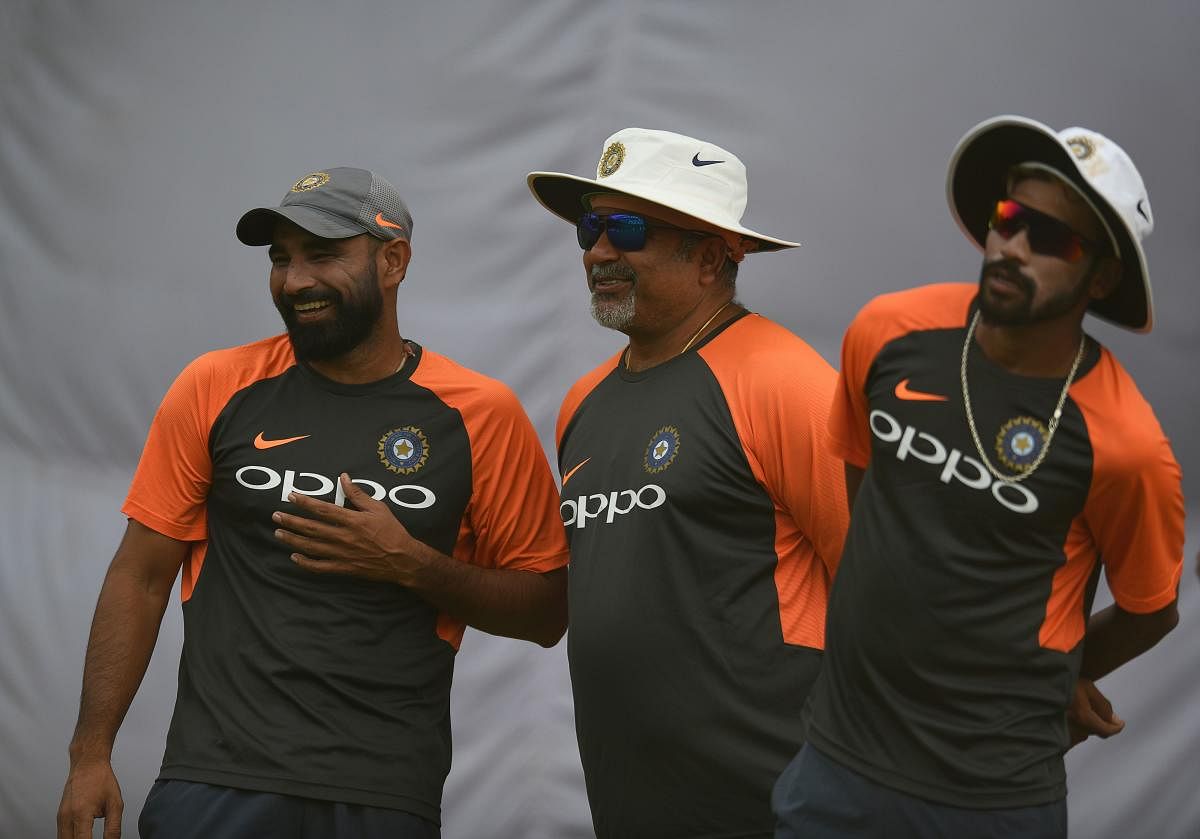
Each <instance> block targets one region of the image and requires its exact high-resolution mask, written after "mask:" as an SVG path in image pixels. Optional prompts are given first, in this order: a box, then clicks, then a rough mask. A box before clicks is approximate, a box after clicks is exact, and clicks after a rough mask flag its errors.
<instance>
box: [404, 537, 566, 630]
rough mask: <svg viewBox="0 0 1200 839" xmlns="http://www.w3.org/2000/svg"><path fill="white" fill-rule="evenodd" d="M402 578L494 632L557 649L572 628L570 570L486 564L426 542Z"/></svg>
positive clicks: (432, 599)
mask: <svg viewBox="0 0 1200 839" xmlns="http://www.w3.org/2000/svg"><path fill="white" fill-rule="evenodd" d="M424 547H425V548H426V550H425V551H422V556H420V557H419V560H420V561H419V563H418V567H416V568H415V569H414V570H413V571H412V572H411V573H408V574H405V578H404V579H403V580H401V581H400V582H401V583H402V584H403V585H405V586H407V587H408V588H411V589H412V590H413V591H415V592H417V593H418V594H420V595H421V596H422V597H423V598H425V599H426V600H428V601H429V602H430V603H432V604H433V605H434V606H437V607H438V608H439V609H441V610H442V611H444V612H447V613H448V614H451V615H454V617H456V618H458V619H459V620H461V621H465V622H466V623H468V624H470V625H471V626H473V627H475V628H476V629H481V630H483V631H484V632H488V633H490V634H492V635H506V636H508V637H510V638H522V639H524V640H527V641H533V642H535V643H537V644H541V645H542V646H543V647H553V646H554V645H555V644H556V643H558V639H559V638H561V637H562V634H563V632H564V631H565V630H566V627H567V569H565V568H560V569H558V570H555V571H549V572H546V573H544V574H543V573H535V572H531V571H519V570H509V569H503V568H480V567H478V566H476V565H471V564H469V563H466V562H460V561H458V560H456V559H453V558H452V557H448V556H446V555H445V554H442V553H439V552H438V551H435V550H433V549H432V548H429V547H428V546H424Z"/></svg>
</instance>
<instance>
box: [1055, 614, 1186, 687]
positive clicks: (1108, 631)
mask: <svg viewBox="0 0 1200 839" xmlns="http://www.w3.org/2000/svg"><path fill="white" fill-rule="evenodd" d="M1178 604H1179V600H1178V598H1176V599H1175V600H1172V601H1171V602H1170V603H1168V604H1167V605H1166V606H1164V607H1163V608H1161V609H1159V610H1158V611H1156V612H1149V613H1147V614H1137V613H1135V612H1127V611H1125V610H1124V609H1122V608H1121V607H1120V606H1118V605H1116V604H1115V603H1114V604H1113V605H1111V606H1109V607H1108V608H1107V609H1103V610H1101V611H1099V612H1097V613H1096V614H1094V615H1092V617H1091V619H1089V620H1088V627H1087V634H1086V635H1085V636H1084V642H1083V643H1084V646H1083V662H1082V664H1081V665H1080V669H1079V675H1080V676H1082V677H1083V678H1086V679H1091V680H1093V681H1095V680H1096V679H1099V678H1101V677H1102V676H1107V675H1108V674H1109V673H1111V672H1112V671H1114V670H1116V669H1117V668H1118V667H1120V666H1121V665H1123V664H1125V663H1126V662H1129V661H1132V660H1133V659H1135V658H1137V657H1138V656H1139V655H1141V654H1142V653H1144V652H1146V651H1147V650H1149V649H1150V648H1151V647H1153V646H1154V645H1155V644H1157V643H1158V642H1159V641H1161V640H1162V639H1163V638H1164V637H1165V636H1166V634H1167V633H1168V632H1170V631H1171V630H1172V629H1174V628H1175V626H1176V624H1178V623H1179V608H1178Z"/></svg>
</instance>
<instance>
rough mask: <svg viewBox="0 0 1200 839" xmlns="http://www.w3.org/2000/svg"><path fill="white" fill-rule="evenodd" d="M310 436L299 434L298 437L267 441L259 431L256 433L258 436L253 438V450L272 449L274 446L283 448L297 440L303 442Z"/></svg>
mask: <svg viewBox="0 0 1200 839" xmlns="http://www.w3.org/2000/svg"><path fill="white" fill-rule="evenodd" d="M311 436H312V435H311V434H301V435H300V436H299V437H283V438H281V439H279V440H268V439H267V438H266V437H263V433H262V432H261V431H260V432H258V436H257V437H255V438H254V448H256V449H273V448H275V447H276V446H285V445H287V444H288V443H294V442H296V441H297V440H303V439H305V438H306V437H311Z"/></svg>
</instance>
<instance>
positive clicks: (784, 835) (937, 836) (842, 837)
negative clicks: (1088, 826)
mask: <svg viewBox="0 0 1200 839" xmlns="http://www.w3.org/2000/svg"><path fill="white" fill-rule="evenodd" d="M771 805H772V807H773V808H774V810H775V818H776V822H775V839H962V838H963V837H967V836H969V837H971V839H1012V837H1016V836H1019V837H1021V839H1066V836H1067V802H1066V799H1063V800H1061V801H1055V802H1053V803H1051V804H1042V805H1039V806H1036V807H1017V808H1010V809H1003V810H972V809H967V808H964V807H951V806H950V805H947V804H935V803H934V802H932V801H926V800H924V799H922V798H916V797H914V796H911V795H906V794H905V793H902V792H898V791H896V790H894V789H891V788H889V787H885V786H881V785H879V784H877V783H875V782H874V781H871V780H869V779H867V778H864V777H863V776H862V775H859V774H858V773H857V772H853V771H851V770H849V769H847V768H846V767H844V766H842V765H841V764H839V763H836V762H835V761H833V760H830V759H829V758H828V757H826V756H825V755H823V754H821V752H819V751H818V750H817V749H815V748H813V747H812V746H810V745H805V746H804V748H802V749H801V750H800V753H799V754H798V755H796V757H795V758H794V759H793V760H792V762H791V763H790V764H788V767H787V769H785V770H784V771H783V774H782V775H781V776H779V780H778V782H776V784H775V791H774V793H773V794H772V796H771Z"/></svg>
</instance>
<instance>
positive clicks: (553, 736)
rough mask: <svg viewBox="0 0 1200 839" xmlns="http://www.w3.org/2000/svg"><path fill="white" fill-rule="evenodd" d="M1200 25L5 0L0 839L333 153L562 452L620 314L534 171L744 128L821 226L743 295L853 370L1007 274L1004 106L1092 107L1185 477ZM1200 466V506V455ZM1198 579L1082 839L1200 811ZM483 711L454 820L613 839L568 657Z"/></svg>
mask: <svg viewBox="0 0 1200 839" xmlns="http://www.w3.org/2000/svg"><path fill="white" fill-rule="evenodd" d="M1198 40H1200V6H1197V4H1196V3H1195V2H1194V0H1145V1H1144V2H1141V3H1137V4H1129V3H1126V2H1119V0H1091V1H1090V2H1085V0H1070V2H1061V3H1055V4H1050V3H1043V2H1037V0H1008V2H1004V3H984V2H949V0H920V2H916V1H915V0H914V2H897V3H890V4H882V3H881V4H872V3H863V2H857V0H853V1H851V2H843V3H838V4H822V3H811V4H810V3H801V2H783V1H782V0H779V2H753V3H751V2H746V3H738V4H734V3H718V2H710V1H708V0H692V1H691V2H688V1H687V0H661V2H635V0H591V2H584V0H557V2H552V1H551V0H547V1H546V2H519V0H503V2H491V3H486V4H484V3H465V2H440V3H416V2H409V3H405V2H394V1H393V2H384V0H365V1H364V2H343V3H339V4H336V7H335V4H329V3H321V2H315V0H287V2H285V0H266V1H265V2H229V0H224V2H221V0H213V2H205V3H172V2H161V0H159V2H152V0H91V2H85V0H77V2H70V0H5V2H4V3H3V4H0V292H2V294H3V305H0V477H2V478H3V480H0V812H2V813H3V814H4V815H3V816H2V817H0V835H3V836H5V837H8V836H11V837H22V838H24V837H44V836H45V837H48V836H52V835H53V823H54V811H55V807H56V806H57V801H58V796H59V793H60V791H61V785H62V780H63V777H64V775H65V772H66V766H67V760H66V744H67V740H68V738H69V736H70V731H71V727H72V725H73V722H74V716H75V712H76V700H77V696H78V690H79V679H80V673H81V666H82V658H83V648H84V643H85V640H86V635H87V627H88V623H89V621H90V617H91V612H92V608H93V605H94V602H95V597H96V593H97V591H98V589H99V584H100V581H101V579H102V576H103V574H104V570H105V568H106V566H107V563H108V560H109V558H110V557H111V555H112V552H113V550H114V549H115V547H116V544H117V540H118V538H119V535H120V533H121V531H122V529H123V527H124V521H123V519H122V517H121V516H120V514H119V512H118V507H119V505H120V503H121V500H122V498H123V497H124V493H125V490H126V487H127V483H128V480H129V476H130V474H131V472H132V469H133V466H134V464H135V462H136V458H137V455H138V452H139V450H140V447H141V443H142V439H143V437H144V434H145V431H146V428H147V426H148V424H149V421H150V417H151V415H152V413H153V411H154V408H155V406H156V405H157V403H158V400H159V399H160V398H161V396H162V394H163V392H164V391H165V389H166V387H167V385H168V383H169V382H170V381H171V379H172V378H173V377H174V375H175V374H176V373H177V372H178V371H179V369H180V368H182V366H183V365H184V364H185V363H186V362H187V361H188V360H189V359H191V358H192V357H194V356H195V355H197V354H199V353H200V352H203V351H205V350H208V349H211V348H214V347H220V346H229V345H234V344H239V343H244V342H246V341H249V340H253V339H256V338H259V337H262V336H264V335H266V334H270V333H274V332H276V331H278V329H279V324H278V322H277V315H276V313H275V311H274V309H273V308H272V306H271V304H270V302H269V300H268V295H267V289H266V260H265V258H264V256H263V254H261V253H259V252H257V251H256V250H254V249H250V248H245V247H243V246H241V245H240V244H239V243H238V242H237V241H236V240H235V239H234V237H233V225H234V222H235V221H236V219H237V218H238V216H239V214H240V213H241V212H242V211H243V210H245V209H247V208H249V207H251V206H256V205H259V204H263V203H274V202H275V201H277V200H278V198H279V197H280V196H281V195H282V194H283V192H284V191H285V190H286V189H287V187H288V186H289V185H290V184H291V183H292V182H293V181H294V180H295V179H297V178H298V177H300V176H301V175H303V174H305V173H307V172H309V171H311V170H313V169H317V168H324V167H329V166H336V165H357V166H364V167H367V168H373V169H377V170H378V171H380V172H381V173H383V174H385V175H386V176H387V177H388V178H389V179H391V180H392V181H393V182H395V183H396V184H397V185H398V186H399V187H400V189H401V192H402V194H403V195H404V196H405V197H406V199H407V201H408V202H409V204H410V206H411V207H412V210H413V213H414V215H415V219H416V221H415V236H414V240H413V244H414V254H415V256H414V260H413V264H412V268H411V270H410V272H409V278H408V282H407V283H406V285H405V287H404V288H403V289H402V291H401V298H400V314H401V317H400V321H401V327H402V329H403V330H404V332H405V334H408V335H411V336H412V337H414V338H416V339H418V340H420V341H421V342H423V343H425V344H427V345H428V346H430V347H432V348H435V349H437V350H438V351H440V352H443V353H446V354H448V355H450V356H452V357H455V358H457V359H459V360H460V361H462V362H464V363H466V364H468V365H470V366H473V367H476V368H477V369H480V370H482V371H484V372H486V373H489V374H491V375H494V376H497V377H499V378H501V379H503V380H504V381H506V382H508V383H509V384H510V385H512V386H513V387H514V388H515V389H516V390H517V392H518V393H519V395H520V396H521V398H522V399H523V401H524V403H525V405H526V407H527V409H528V411H529V412H530V414H531V416H532V417H533V419H534V421H535V422H536V424H537V426H538V429H539V431H540V432H541V433H542V436H543V440H544V442H545V445H546V447H547V449H548V450H549V449H550V448H551V446H552V439H551V438H552V430H553V420H554V414H555V411H556V409H557V405H558V401H559V399H560V398H561V396H562V394H563V392H564V391H565V390H566V388H567V387H568V385H569V384H570V383H571V382H572V381H573V380H574V378H575V377H576V376H577V375H579V374H580V373H582V372H584V371H585V370H587V369H589V368H590V367H591V366H592V365H593V364H595V363H596V362H598V361H599V359H601V358H602V357H603V356H604V355H605V354H607V353H609V352H611V351H613V350H614V349H615V348H616V347H617V346H618V345H619V343H620V342H619V336H617V335H615V334H614V333H610V332H606V331H604V330H602V329H600V328H599V327H597V326H595V325H593V324H592V323H591V322H590V320H589V318H588V316H587V313H586V299H585V298H586V295H585V293H584V282H583V278H582V277H583V275H582V271H581V269H580V266H579V251H578V249H577V247H576V245H575V243H574V235H573V233H572V231H571V230H570V228H569V227H568V226H566V225H564V224H562V223H561V222H559V221H557V220H555V219H554V218H553V217H551V216H550V215H549V214H548V213H546V212H545V211H543V210H542V209H541V208H540V207H538V206H537V205H536V204H535V203H534V201H533V200H532V198H530V196H529V195H528V194H527V192H526V189H525V185H524V175H525V173H526V172H528V171H530V170H532V169H559V170H563V171H571V172H576V173H588V172H590V171H592V168H593V167H594V165H595V161H596V158H597V156H598V155H599V152H600V150H601V144H602V141H603V140H604V138H605V137H607V136H608V134H610V133H611V132H613V131H615V130H617V129H619V128H622V127H625V126H628V125H641V126H645V127H652V128H667V129H671V130H676V131H681V132H683V133H689V134H693V135H697V136H702V137H705V138H710V139H712V140H713V141H715V142H718V143H720V144H722V145H724V146H726V147H728V148H730V149H732V150H734V151H735V152H737V153H738V154H739V156H741V157H742V159H743V160H744V161H745V162H746V164H747V166H748V168H749V172H750V183H751V200H750V211H749V213H748V214H747V217H746V222H747V223H748V224H750V225H751V226H752V227H756V228H757V229H760V230H763V231H764V232H766V233H770V234H774V235H778V236H782V237H784V238H795V239H799V240H800V241H802V242H804V243H805V244H804V247H803V248H801V249H799V250H798V251H794V252H790V253H786V254H777V255H759V256H753V257H751V258H750V259H749V260H748V261H747V262H746V263H745V264H744V266H743V272H742V279H741V283H740V296H741V298H742V299H743V300H744V302H745V303H746V304H747V305H749V306H750V307H751V308H753V309H756V310H758V311H761V312H763V313H764V314H767V315H769V316H771V317H773V318H775V319H776V320H778V321H780V322H782V323H784V324H785V325H787V326H789V327H790V328H792V329H794V330H795V331H797V332H798V333H799V334H801V335H802V336H804V337H805V338H807V339H808V340H809V341H810V343H812V344H813V345H814V346H815V347H816V348H817V349H818V350H819V351H820V352H822V353H823V354H824V355H825V356H826V357H827V358H829V359H830V360H833V361H836V359H837V353H838V346H839V342H840V337H841V332H842V329H843V328H844V326H845V324H846V323H847V322H848V320H849V318H850V317H851V315H852V314H853V312H854V311H855V310H856V309H857V308H858V307H859V306H860V305H861V304H862V303H864V302H865V301H866V300H867V299H868V298H870V297H871V296H872V295H874V294H876V293H878V292H880V291H885V290H891V289H896V288H901V287H904V286H908V285H913V284H916V283H920V282H926V281H933V280H972V279H974V277H975V275H976V273H977V270H978V256H977V254H976V253H975V251H974V250H973V249H972V248H971V247H970V246H969V245H968V244H967V243H966V242H965V240H964V239H963V238H962V236H961V234H960V233H959V232H958V230H957V228H956V227H955V225H954V224H953V222H952V221H951V219H950V216H949V214H948V212H947V210H946V207H945V202H944V198H943V187H942V184H943V178H944V167H945V164H946V161H947V159H948V156H949V154H950V151H951V149H952V147H953V145H954V142H955V141H956V140H957V138H958V137H959V136H960V135H961V134H963V133H964V132H965V131H966V130H967V129H968V128H970V127H971V126H972V125H973V124H975V123H976V122H977V121H979V120H980V119H983V118H985V117H988V116H991V115H993V114H997V113H1004V112H1015V113H1021V114H1026V115H1029V116H1032V117H1035V118H1038V119H1041V120H1043V121H1045V122H1048V123H1050V124H1052V125H1055V126H1057V127H1065V126H1067V125H1073V124H1082V125H1087V126H1090V127H1094V128H1097V129H1099V130H1101V131H1102V132H1104V133H1106V134H1109V135H1110V136H1112V137H1113V138H1115V139H1117V140H1118V142H1120V143H1121V144H1122V145H1124V146H1125V148H1126V149H1127V150H1129V151H1130V152H1131V154H1132V155H1133V157H1134V159H1135V160H1136V161H1137V162H1138V164H1139V166H1140V168H1141V170H1142V173H1143V175H1144V176H1145V178H1146V181H1147V183H1148V185H1149V189H1150V194H1151V199H1152V202H1153V206H1154V208H1155V211H1156V217H1157V221H1158V230H1157V231H1156V232H1155V233H1154V235H1153V236H1152V237H1151V238H1150V240H1149V242H1148V251H1149V260H1150V265H1151V269H1152V273H1153V277H1154V285H1155V290H1156V300H1157V302H1158V315H1159V325H1158V328H1157V329H1156V331H1155V332H1154V333H1153V334H1152V335H1150V336H1148V337H1142V336H1132V335H1128V334H1125V333H1121V332H1119V331H1117V330H1114V329H1110V328H1108V327H1106V326H1104V325H1103V324H1099V323H1093V324H1092V327H1091V329H1092V332H1093V334H1095V335H1097V336H1098V337H1099V338H1100V339H1101V340H1104V341H1106V342H1107V343H1108V344H1109V345H1110V346H1112V347H1113V348H1114V349H1115V351H1116V352H1117V354H1118V356H1119V357H1120V358H1121V359H1122V360H1123V361H1124V363H1125V364H1126V366H1128V367H1129V368H1130V370H1131V371H1132V372H1133V374H1134V375H1135V377H1136V378H1137V380H1138V382H1139V383H1140V385H1141V386H1142V388H1143V390H1144V392H1145V393H1146V394H1147V396H1148V397H1149V398H1150V400H1151V402H1152V403H1153V404H1154V405H1155V407H1156V409H1157V411H1158V414H1159V417H1160V419H1161V421H1162V423H1163V425H1164V427H1165V428H1166V430H1167V433H1168V434H1169V435H1170V436H1171V438H1172V440H1173V443H1174V445H1175V448H1176V453H1177V455H1178V457H1179V459H1180V461H1181V462H1182V463H1183V465H1184V468H1185V470H1187V469H1188V467H1189V466H1190V464H1193V463H1195V462H1196V459H1197V445H1196V443H1195V441H1194V440H1193V439H1192V438H1191V437H1190V434H1191V433H1194V431H1195V429H1196V427H1197V423H1196V420H1197V408H1198V406H1200V384H1198V383H1197V377H1196V376H1195V375H1194V372H1193V370H1192V369H1190V368H1191V367H1192V366H1193V365H1194V364H1195V362H1196V360H1197V357H1198V355H1197V350H1198V349H1200V340H1198V339H1197V333H1196V329H1195V324H1196V322H1197V314H1198V313H1200V312H1198V309H1200V304H1198V302H1197V301H1198V299H1200V298H1198V295H1197V294H1196V292H1195V289H1194V287H1193V284H1194V283H1195V266H1196V264H1197V262H1198V261H1200V244H1198V243H1200V238H1198V237H1197V235H1196V231H1197V230H1198V229H1200V209H1198V206H1200V202H1197V200H1196V187H1197V185H1198V184H1200V178H1198V177H1197V176H1198V175H1200V163H1198V160H1200V156H1198V155H1197V154H1196V152H1197V149H1198V148H1200V105H1198V98H1197V96H1196V94H1195V88H1194V78H1195V76H1196V72H1197V70H1198V69H1200V67H1198V64H1200V62H1198V60H1197V51H1196V48H1195V44H1196V43H1197V41H1198ZM1185 490H1186V491H1187V493H1188V496H1189V498H1190V499H1193V501H1192V505H1191V506H1192V511H1193V514H1194V512H1195V504H1194V498H1195V497H1196V490H1197V482H1196V479H1195V477H1194V475H1193V474H1191V473H1190V472H1189V473H1187V474H1186V475H1185ZM1193 521H1194V520H1193ZM1196 547H1197V531H1196V528H1195V525H1194V524H1193V525H1192V527H1191V529H1190V539H1189V555H1190V554H1192V553H1194V552H1195V549H1196ZM1196 589H1197V586H1196V581H1195V577H1194V575H1193V573H1192V571H1191V569H1190V567H1189V571H1188V573H1187V575H1186V576H1185V581H1184V590H1183V600H1184V602H1183V613H1184V614H1183V622H1182V625H1181V627H1180V628H1179V630H1177V631H1176V633H1175V634H1174V635H1173V636H1171V637H1170V638H1169V639H1168V640H1167V641H1166V642H1164V644H1163V645H1162V647H1161V648H1159V649H1156V650H1155V651H1154V652H1153V653H1151V654H1150V655H1149V656H1147V657H1146V658H1145V659H1142V660H1140V661H1138V662H1136V663H1135V664H1133V665H1130V666H1129V667H1128V668H1127V669H1126V670H1124V671H1122V672H1119V673H1118V674H1116V675H1114V676H1112V677H1111V678H1109V679H1107V680H1106V681H1105V682H1104V683H1103V685H1104V687H1105V688H1106V689H1107V690H1108V691H1109V692H1110V694H1111V695H1112V697H1113V699H1114V701H1115V702H1116V704H1117V707H1118V710H1119V712H1121V713H1122V714H1123V715H1124V716H1125V718H1126V719H1127V720H1128V721H1129V726H1128V729H1127V731H1126V732H1125V733H1123V734H1122V735H1120V736H1119V737H1118V738H1116V739H1115V740H1112V741H1109V742H1107V743H1089V744H1085V745H1084V746H1083V747H1080V748H1079V749H1077V750H1076V751H1075V752H1073V753H1072V754H1071V755H1070V759H1069V772H1070V788H1071V792H1070V806H1071V819H1072V831H1073V835H1075V836H1082V837H1127V836H1135V835H1136V836H1157V837H1185V836H1195V835H1197V832H1198V831H1200V827H1198V826H1200V798H1198V797H1197V796H1196V795H1195V790H1194V787H1195V777H1196V775H1195V768H1194V767H1195V747H1196V744H1197V743H1198V742H1200V715H1197V714H1196V713H1195V710H1194V709H1195V708H1196V706H1197V702H1198V700H1200V676H1197V674H1198V673H1200V667H1198V666H1197V665H1200V655H1198V652H1197V649H1198V648H1197V645H1196V644H1195V643H1194V642H1193V641H1192V640H1191V637H1190V636H1191V635H1193V634H1194V631H1195V626H1196V623H1197V620H1198V619H1200V615H1198V614H1197V608H1196V606H1195V603H1194V601H1195V599H1196V594H1197V591H1196ZM179 645H180V619H179V609H178V606H177V605H172V607H171V608H170V609H169V610H168V615H167V618H166V621H165V623H164V629H163V633H162V636H161V638H160V641H159V645H158V649H157V651H156V653H155V658H154V660H153V662H152V664H151V667H150V671H149V673H148V675H147V677H146V681H145V683H144V684H143V687H142V690H141V692H140V694H139V696H138V698H137V700H136V701H135V703H134V705H133V707H132V709H131V710H130V713H129V716H128V718H127V720H126V723H125V726H124V728H123V729H122V732H121V735H120V737H119V738H118V741H117V746H116V754H115V761H116V765H117V768H118V772H119V776H120V778H121V780H122V783H123V788H124V791H125V796H126V801H127V807H128V809H127V814H126V817H125V828H126V832H127V835H134V834H135V832H136V827H135V826H136V816H137V812H138V811H139V809H140V807H141V803H142V800H143V798H144V796H145V793H146V791H147V789H148V788H149V785H150V783H151V782H152V780H153V778H154V775H155V772H156V770H157V766H158V762H159V760H160V758H161V753H162V742H163V737H164V734H165V730H166V726H167V722H168V719H169V714H170V710H171V705H172V702H173V698H174V692H175V666H176V662H177V658H178V652H179ZM453 715H454V726H455V761H454V769H453V771H452V773H451V775H450V779H449V781H448V783H447V788H446V796H445V829H444V835H445V836H446V837H447V839H489V838H490V837H495V839H516V838H517V837H520V839H525V838H526V837H529V838H530V839H540V838H541V837H545V839H573V837H586V836H590V835H591V830H590V827H589V823H588V817H587V809H586V802H585V800H584V795H583V785H582V774H581V771H580V768H579V759H578V754H577V751H576V746H575V740H574V733H573V728H572V708H571V699H570V690H569V685H568V679H567V673H566V662H565V654H564V646H563V645H561V644H560V645H559V646H558V647H557V648H555V649H554V650H551V651H548V652H547V651H543V650H541V649H538V648H535V647H533V646H532V645H528V644H521V643H518V642H515V641H508V640H503V639H497V638H492V637H489V636H485V635H483V634H481V633H478V632H474V631H471V632H469V633H468V635H467V638H466V641H465V643H464V645H463V649H462V652H461V654H460V655H459V661H458V672H457V676H456V681H455V687H454V700H453ZM97 835H99V834H97Z"/></svg>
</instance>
